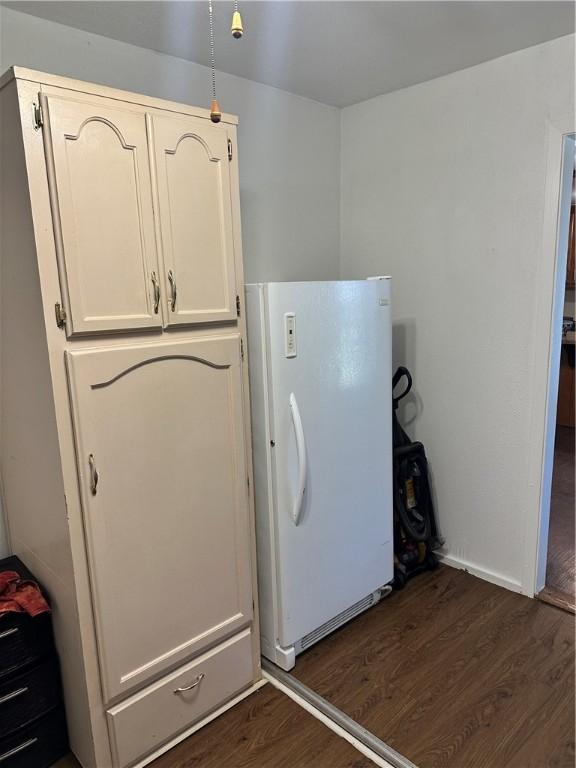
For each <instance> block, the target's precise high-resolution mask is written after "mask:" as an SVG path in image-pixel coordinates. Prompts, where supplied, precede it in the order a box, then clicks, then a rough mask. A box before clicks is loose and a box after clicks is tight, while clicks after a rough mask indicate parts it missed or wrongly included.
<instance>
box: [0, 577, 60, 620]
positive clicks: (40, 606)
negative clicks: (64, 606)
mask: <svg viewBox="0 0 576 768" xmlns="http://www.w3.org/2000/svg"><path fill="white" fill-rule="evenodd" d="M49 611H50V606H49V605H48V603H47V602H46V600H45V599H44V597H43V596H42V592H40V588H39V586H38V584H36V583H35V582H33V581H28V580H27V579H21V578H20V574H19V573H16V571H0V613H27V614H28V615H29V616H37V615H38V614H39V613H47V612H49Z"/></svg>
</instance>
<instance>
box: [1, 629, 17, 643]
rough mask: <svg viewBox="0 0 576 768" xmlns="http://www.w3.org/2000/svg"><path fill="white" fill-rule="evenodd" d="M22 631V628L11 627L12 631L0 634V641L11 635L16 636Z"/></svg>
mask: <svg viewBox="0 0 576 768" xmlns="http://www.w3.org/2000/svg"><path fill="white" fill-rule="evenodd" d="M19 631H20V627H10V629H6V630H5V631H4V632H0V640H2V638H4V637H8V636H9V635H15V634H16V632H19Z"/></svg>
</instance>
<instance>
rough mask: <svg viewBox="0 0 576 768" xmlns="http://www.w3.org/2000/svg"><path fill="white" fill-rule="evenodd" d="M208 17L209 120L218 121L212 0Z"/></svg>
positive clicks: (218, 109) (219, 112) (209, 1)
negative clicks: (210, 76)
mask: <svg viewBox="0 0 576 768" xmlns="http://www.w3.org/2000/svg"><path fill="white" fill-rule="evenodd" d="M208 18H209V20H210V68H211V70H212V104H211V105H210V120H212V122H213V123H219V122H220V120H221V119H222V112H221V111H220V105H219V104H218V99H217V98H216V57H215V55H214V9H213V8H212V0H208Z"/></svg>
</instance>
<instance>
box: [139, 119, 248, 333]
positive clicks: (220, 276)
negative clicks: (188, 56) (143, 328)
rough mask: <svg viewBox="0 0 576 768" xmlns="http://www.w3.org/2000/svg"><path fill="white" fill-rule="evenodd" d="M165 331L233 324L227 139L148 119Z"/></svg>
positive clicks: (222, 130) (203, 125)
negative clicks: (176, 327) (171, 327)
mask: <svg viewBox="0 0 576 768" xmlns="http://www.w3.org/2000/svg"><path fill="white" fill-rule="evenodd" d="M148 120H149V125H150V133H151V136H152V147H153V155H154V162H155V170H156V183H157V195H158V211H159V224H160V226H159V229H160V232H159V242H160V244H161V245H160V247H161V252H162V258H163V262H164V269H163V281H164V286H165V290H164V292H163V293H164V297H165V299H164V301H165V304H164V306H165V316H166V320H167V324H168V325H181V324H193V323H210V322H218V321H233V320H236V292H235V274H234V240H233V230H232V202H231V193H230V161H229V159H228V134H227V132H226V127H225V126H224V125H218V126H216V125H214V124H212V123H211V122H210V121H209V120H202V119H200V118H194V117H183V116H182V117H181V116H171V115H153V116H149V117H148Z"/></svg>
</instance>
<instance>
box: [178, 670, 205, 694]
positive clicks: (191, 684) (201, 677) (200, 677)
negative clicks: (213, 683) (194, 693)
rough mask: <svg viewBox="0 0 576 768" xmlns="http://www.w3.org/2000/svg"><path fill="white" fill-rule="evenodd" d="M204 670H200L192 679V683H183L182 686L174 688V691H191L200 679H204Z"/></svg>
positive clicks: (198, 683)
mask: <svg viewBox="0 0 576 768" xmlns="http://www.w3.org/2000/svg"><path fill="white" fill-rule="evenodd" d="M204 677H205V675H204V672H200V674H199V675H198V677H197V678H196V679H195V680H194V682H193V683H190V685H185V686H184V687H183V688H176V690H175V691H174V693H185V692H186V691H191V690H192V688H196V686H197V685H200V683H201V682H202V680H204Z"/></svg>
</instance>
